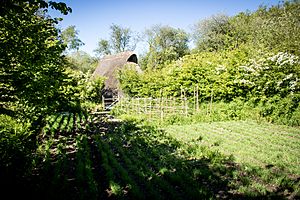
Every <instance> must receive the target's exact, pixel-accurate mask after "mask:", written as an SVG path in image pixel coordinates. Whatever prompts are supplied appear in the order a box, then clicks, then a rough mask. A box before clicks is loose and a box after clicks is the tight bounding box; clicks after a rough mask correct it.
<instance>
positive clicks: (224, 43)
mask: <svg viewBox="0 0 300 200" xmlns="http://www.w3.org/2000/svg"><path fill="white" fill-rule="evenodd" d="M229 19H230V18H229V17H228V16H226V15H223V14H219V15H213V16H211V17H210V18H207V19H204V20H201V21H199V22H198V23H196V24H195V25H194V27H193V29H194V31H193V32H194V33H193V39H194V41H195V43H196V48H197V49H198V50H206V51H218V50H222V49H226V48H228V40H229V37H230V34H229V32H230V25H229Z"/></svg>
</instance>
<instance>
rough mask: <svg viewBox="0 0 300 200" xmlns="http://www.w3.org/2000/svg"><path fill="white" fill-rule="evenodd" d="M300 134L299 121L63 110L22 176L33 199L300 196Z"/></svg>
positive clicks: (52, 119)
mask: <svg viewBox="0 0 300 200" xmlns="http://www.w3.org/2000/svg"><path fill="white" fill-rule="evenodd" d="M299 140H300V139H299V128H290V127H285V126H277V125H271V124H257V123H256V122H252V121H229V122H213V123H199V124H193V125H180V126H179V125H170V126H166V127H159V126H156V125H153V124H152V125H151V124H150V125H149V123H145V122H144V121H139V120H136V119H133V118H131V119H124V120H123V121H109V120H108V119H107V118H106V117H103V116H97V115H90V114H87V113H85V114H84V113H77V114H70V113H62V114H57V115H54V116H51V117H50V118H49V119H48V124H47V125H46V127H45V128H44V130H43V134H42V135H41V136H40V138H39V148H38V152H37V153H36V155H35V159H34V161H33V166H32V168H31V169H30V170H28V172H27V174H26V176H25V178H24V177H23V178H21V179H20V178H19V179H18V180H17V182H18V184H19V188H21V189H22V193H23V194H24V196H26V195H25V194H28V195H27V196H28V197H30V198H31V199H245V198H246V199H247V198H253V197H255V198H263V199H271V198H276V199H297V198H299V196H300V192H299V186H300V173H299V148H300V147H299ZM5 187H7V188H10V187H15V186H10V185H9V184H7V185H5ZM2 189H3V188H2ZM7 191H8V190H7ZM54 191H55V192H54ZM11 195H12V194H11V193H10V196H11Z"/></svg>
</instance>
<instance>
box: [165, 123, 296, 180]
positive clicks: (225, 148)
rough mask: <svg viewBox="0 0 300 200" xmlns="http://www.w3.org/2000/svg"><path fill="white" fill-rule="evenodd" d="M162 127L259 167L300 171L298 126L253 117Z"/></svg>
mask: <svg viewBox="0 0 300 200" xmlns="http://www.w3.org/2000/svg"><path fill="white" fill-rule="evenodd" d="M164 130H166V132H167V133H168V134H169V135H170V136H172V137H174V138H176V139H178V140H180V141H184V142H186V143H189V142H196V143H197V144H199V145H206V146H208V147H210V148H211V149H213V150H217V151H220V152H221V153H223V154H225V155H231V154H232V155H233V156H234V158H235V160H236V162H238V163H242V164H249V165H253V166H258V167H266V166H271V165H274V166H276V167H279V168H284V169H285V170H287V171H288V172H289V173H293V174H298V175H300V128H296V127H288V126H280V125H274V124H269V123H257V122H254V121H228V122H213V123H199V124H192V125H171V126H167V127H166V128H165V129H164Z"/></svg>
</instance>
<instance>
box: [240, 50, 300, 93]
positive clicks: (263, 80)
mask: <svg viewBox="0 0 300 200" xmlns="http://www.w3.org/2000/svg"><path fill="white" fill-rule="evenodd" d="M240 68H241V71H242V72H243V79H240V80H239V81H240V82H243V83H244V84H246V85H248V86H249V87H251V88H252V91H251V96H257V97H272V96H274V95H279V96H280V97H286V96H287V95H292V94H295V93H299V91H300V84H299V77H300V59H299V57H298V56H295V55H292V54H288V53H283V52H279V53H277V54H273V55H267V56H265V57H263V58H261V59H259V60H250V61H249V64H248V65H246V66H241V67H240Z"/></svg>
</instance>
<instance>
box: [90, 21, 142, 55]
mask: <svg viewBox="0 0 300 200" xmlns="http://www.w3.org/2000/svg"><path fill="white" fill-rule="evenodd" d="M110 30H111V33H110V39H109V40H105V39H100V41H99V42H98V47H97V48H96V49H95V50H94V52H95V53H96V54H97V55H98V56H103V55H108V54H111V53H120V52H123V51H133V50H134V49H135V47H136V43H137V40H138V39H137V36H135V35H134V34H133V33H132V31H131V30H130V28H126V27H122V26H120V25H116V24H112V25H111V26H110Z"/></svg>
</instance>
